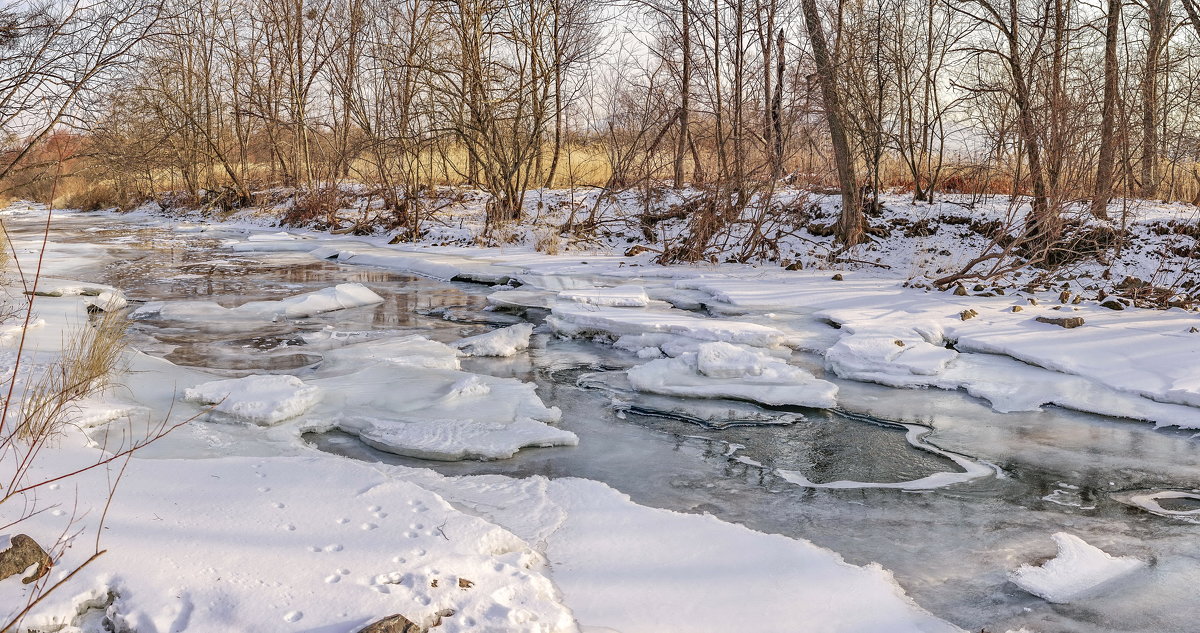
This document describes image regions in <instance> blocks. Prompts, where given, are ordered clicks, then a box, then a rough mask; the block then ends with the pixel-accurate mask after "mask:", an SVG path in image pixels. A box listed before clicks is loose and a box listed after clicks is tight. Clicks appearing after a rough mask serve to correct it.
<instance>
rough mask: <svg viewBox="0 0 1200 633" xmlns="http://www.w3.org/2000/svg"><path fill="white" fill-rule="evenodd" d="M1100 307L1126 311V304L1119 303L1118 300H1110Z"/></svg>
mask: <svg viewBox="0 0 1200 633" xmlns="http://www.w3.org/2000/svg"><path fill="white" fill-rule="evenodd" d="M1100 307H1102V308H1108V309H1109V310H1124V309H1125V304H1124V303H1121V302H1120V301H1117V300H1116V299H1109V300H1108V301H1105V302H1104V303H1101V304H1100Z"/></svg>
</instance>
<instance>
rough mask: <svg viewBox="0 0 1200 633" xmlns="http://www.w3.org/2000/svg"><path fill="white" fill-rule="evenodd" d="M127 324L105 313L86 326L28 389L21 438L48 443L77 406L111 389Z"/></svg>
mask: <svg viewBox="0 0 1200 633" xmlns="http://www.w3.org/2000/svg"><path fill="white" fill-rule="evenodd" d="M126 326H127V320H126V318H125V315H124V313H122V312H120V311H111V312H102V313H100V314H99V316H98V317H96V318H94V319H93V320H92V322H90V323H88V324H87V325H85V326H83V328H82V329H81V330H80V331H79V332H78V334H77V335H76V336H75V337H74V338H73V339H72V340H71V341H70V342H69V343H68V344H67V346H66V347H65V348H64V349H63V352H62V356H61V357H60V358H59V359H58V360H57V361H56V362H54V363H52V364H51V365H50V366H48V367H46V369H45V371H44V372H43V373H42V375H41V376H40V377H38V378H37V379H36V380H35V381H34V382H33V383H32V384H30V385H28V386H27V388H26V394H25V398H24V399H23V401H22V404H21V422H20V425H19V426H18V428H17V436H18V437H20V438H22V439H26V440H33V439H39V440H44V439H45V438H48V437H52V436H54V435H57V434H58V433H59V432H60V431H61V430H62V428H63V425H64V424H65V423H66V421H67V420H68V419H69V417H70V415H69V414H70V413H71V412H72V411H73V410H74V407H75V406H76V403H77V402H78V401H79V400H80V399H82V398H86V397H88V396H90V395H92V394H95V393H98V392H100V391H103V390H104V389H105V388H106V387H108V386H109V384H110V382H109V381H110V380H111V377H112V375H113V372H114V370H115V369H116V368H117V363H118V362H119V360H120V357H121V350H122V349H123V348H124V346H125V328H126Z"/></svg>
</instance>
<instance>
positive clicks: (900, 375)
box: [825, 329, 958, 386]
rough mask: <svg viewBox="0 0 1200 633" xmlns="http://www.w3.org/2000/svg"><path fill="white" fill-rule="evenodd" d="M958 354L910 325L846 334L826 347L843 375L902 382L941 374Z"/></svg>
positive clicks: (834, 367) (833, 366)
mask: <svg viewBox="0 0 1200 633" xmlns="http://www.w3.org/2000/svg"><path fill="white" fill-rule="evenodd" d="M957 356H958V352H956V351H954V350H952V349H947V348H945V347H942V346H939V345H933V344H931V343H929V342H927V341H925V340H924V339H922V338H920V337H918V336H914V335H913V332H912V330H911V329H909V330H907V331H895V332H878V331H871V332H863V333H852V334H847V335H846V336H843V337H842V338H841V339H840V340H839V341H838V342H837V343H835V344H834V345H833V346H832V347H830V348H829V349H828V350H826V352H825V362H826V363H828V364H829V367H830V369H832V370H833V371H834V372H835V373H837V375H838V376H841V377H843V378H850V379H853V380H870V381H874V382H880V383H883V384H890V385H893V386H903V385H904V384H905V382H906V381H907V380H908V379H909V378H911V377H912V376H936V375H938V374H941V373H942V372H944V371H945V370H946V367H947V366H948V365H949V364H950V362H951V361H953V360H954V359H955V358H956V357H957Z"/></svg>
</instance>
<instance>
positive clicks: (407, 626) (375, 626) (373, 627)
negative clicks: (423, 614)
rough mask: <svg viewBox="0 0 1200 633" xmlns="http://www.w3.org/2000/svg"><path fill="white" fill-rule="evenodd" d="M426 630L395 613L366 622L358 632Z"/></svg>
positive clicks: (396, 632)
mask: <svg viewBox="0 0 1200 633" xmlns="http://www.w3.org/2000/svg"><path fill="white" fill-rule="evenodd" d="M428 630H429V629H427V628H425V627H423V626H418V625H417V624H416V623H415V622H413V621H412V620H409V619H408V618H406V617H404V616H402V615H400V614H399V613H397V614H396V615H390V616H388V617H386V618H384V619H382V620H377V621H375V622H372V623H371V624H368V625H367V626H366V627H365V628H362V629H359V631H358V633H426V631H428Z"/></svg>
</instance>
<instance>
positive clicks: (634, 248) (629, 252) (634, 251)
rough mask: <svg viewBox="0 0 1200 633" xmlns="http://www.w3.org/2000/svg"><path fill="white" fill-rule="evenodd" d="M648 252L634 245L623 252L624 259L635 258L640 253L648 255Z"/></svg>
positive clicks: (646, 249) (643, 247)
mask: <svg viewBox="0 0 1200 633" xmlns="http://www.w3.org/2000/svg"><path fill="white" fill-rule="evenodd" d="M650 250H651V249H649V248H646V247H645V246H642V245H641V244H634V245H633V246H631V247H630V248H629V250H627V251H625V256H626V257H636V256H638V255H641V254H642V253H648V252H650ZM582 263H585V264H586V263H587V262H582Z"/></svg>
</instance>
